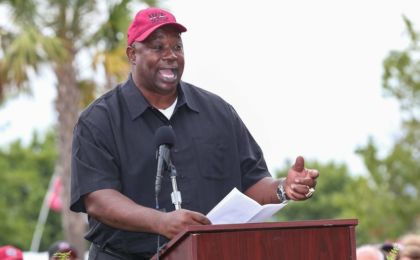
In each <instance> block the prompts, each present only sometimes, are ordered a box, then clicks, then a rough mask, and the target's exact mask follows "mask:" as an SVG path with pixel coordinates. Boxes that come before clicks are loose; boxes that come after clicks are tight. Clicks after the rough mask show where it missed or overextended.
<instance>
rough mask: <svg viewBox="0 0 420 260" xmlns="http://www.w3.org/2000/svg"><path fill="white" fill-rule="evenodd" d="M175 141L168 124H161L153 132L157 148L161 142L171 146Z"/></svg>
mask: <svg viewBox="0 0 420 260" xmlns="http://www.w3.org/2000/svg"><path fill="white" fill-rule="evenodd" d="M174 143H175V132H174V130H173V129H172V127H170V126H167V125H165V126H161V127H159V128H158V130H156V133H155V145H156V148H159V146H161V145H162V144H166V145H168V146H169V147H172V146H173V145H174Z"/></svg>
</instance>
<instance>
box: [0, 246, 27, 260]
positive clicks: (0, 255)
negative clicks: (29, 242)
mask: <svg viewBox="0 0 420 260" xmlns="http://www.w3.org/2000/svg"><path fill="white" fill-rule="evenodd" d="M22 259H23V253H22V251H21V250H20V249H18V248H16V247H14V246H10V245H7V246H2V247H0V260H22Z"/></svg>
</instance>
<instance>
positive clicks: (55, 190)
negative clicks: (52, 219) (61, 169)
mask: <svg viewBox="0 0 420 260" xmlns="http://www.w3.org/2000/svg"><path fill="white" fill-rule="evenodd" d="M62 187H63V184H62V183H61V179H60V178H59V177H56V178H55V179H54V183H53V185H52V187H51V190H50V192H49V195H48V207H49V208H50V209H51V210H52V211H55V212H60V211H61V208H62V203H61V197H60V192H61V189H62Z"/></svg>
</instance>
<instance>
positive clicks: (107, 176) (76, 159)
mask: <svg viewBox="0 0 420 260" xmlns="http://www.w3.org/2000/svg"><path fill="white" fill-rule="evenodd" d="M109 142H110V140H109V138H107V137H106V136H105V135H104V134H103V133H102V132H101V131H99V129H98V128H96V127H95V126H94V125H92V124H90V125H89V124H88V123H86V122H85V121H83V120H82V119H79V121H78V123H77V125H76V126H75V128H74V131H73V146H72V159H71V202H70V209H71V210H72V211H75V212H86V208H85V205H84V202H83V196H84V195H86V194H88V193H90V192H93V191H96V190H101V189H116V190H120V189H121V182H120V178H119V175H120V173H119V167H118V164H117V162H116V159H115V156H113V155H112V154H111V152H110V151H111V149H109Z"/></svg>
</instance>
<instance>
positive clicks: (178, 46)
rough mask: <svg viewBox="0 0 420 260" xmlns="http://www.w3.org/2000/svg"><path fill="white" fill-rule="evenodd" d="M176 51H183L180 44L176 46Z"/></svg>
mask: <svg viewBox="0 0 420 260" xmlns="http://www.w3.org/2000/svg"><path fill="white" fill-rule="evenodd" d="M174 49H175V51H182V45H181V44H178V45H176V46H175V48H174Z"/></svg>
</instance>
